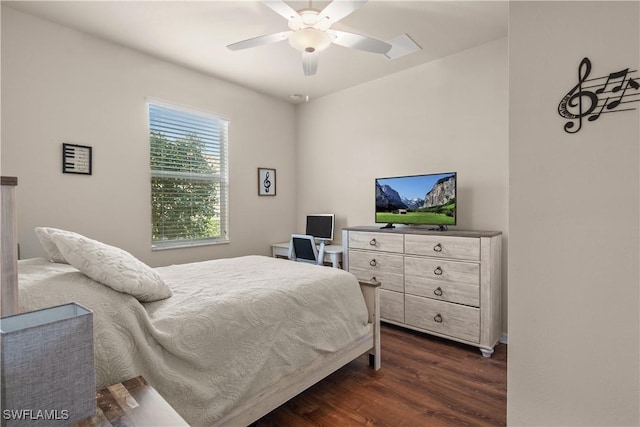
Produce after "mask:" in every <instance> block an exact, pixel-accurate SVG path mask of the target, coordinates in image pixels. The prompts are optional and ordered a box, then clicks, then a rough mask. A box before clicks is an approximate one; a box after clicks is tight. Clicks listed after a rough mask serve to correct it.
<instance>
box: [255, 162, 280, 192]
mask: <svg viewBox="0 0 640 427" xmlns="http://www.w3.org/2000/svg"><path fill="white" fill-rule="evenodd" d="M275 195H276V170H275V169H268V168H258V196H275Z"/></svg>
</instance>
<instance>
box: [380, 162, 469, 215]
mask: <svg viewBox="0 0 640 427" xmlns="http://www.w3.org/2000/svg"><path fill="white" fill-rule="evenodd" d="M376 222H379V223H389V224H391V223H396V224H431V225H455V223H456V174H455V172H447V173H440V174H430V175H414V176H402V177H395V178H378V179H376Z"/></svg>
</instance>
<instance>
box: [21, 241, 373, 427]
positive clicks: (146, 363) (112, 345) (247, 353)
mask: <svg viewBox="0 0 640 427" xmlns="http://www.w3.org/2000/svg"><path fill="white" fill-rule="evenodd" d="M58 243H59V242H58ZM78 252H81V253H85V252H87V250H86V248H79V249H78ZM65 255H66V256H67V258H70V257H71V258H72V255H71V253H65ZM138 262H139V261H138ZM71 264H74V265H75V266H72V265H69V264H66V263H62V262H51V261H50V260H49V259H44V258H34V259H28V260H22V261H19V262H18V282H19V298H20V305H21V308H22V309H23V310H26V311H29V310H35V309H39V308H43V307H49V306H53V305H58V304H64V303H67V302H71V301H75V302H77V303H79V304H81V305H83V306H85V307H88V308H90V309H91V310H92V311H93V312H94V345H95V367H96V386H97V387H98V388H103V387H105V386H108V385H111V384H114V383H118V382H121V381H123V380H126V379H129V378H132V377H134V376H137V375H143V376H144V377H145V378H146V379H147V381H148V382H149V383H150V384H151V385H153V386H154V387H155V388H156V389H157V390H158V391H159V392H160V394H162V396H163V397H164V398H165V399H166V400H167V401H168V402H169V403H170V404H171V406H173V407H174V408H175V409H176V410H177V411H178V412H179V413H180V414H181V415H182V416H183V417H184V418H185V420H186V421H187V422H188V423H189V424H190V425H193V426H211V425H225V426H237V425H238V426H239V425H248V424H250V423H251V422H253V421H255V420H257V419H259V418H260V417H262V416H263V415H265V414H267V413H268V412H270V411H271V410H273V409H275V408H276V407H278V406H280V405H281V404H282V403H284V402H286V401H287V400H289V399H290V398H291V397H293V396H295V395H297V394H299V393H300V392H301V391H303V390H305V389H306V388H308V387H309V386H311V385H313V384H315V383H316V382H317V381H319V380H321V379H322V378H324V377H326V376H327V375H329V374H331V373H332V372H334V371H335V370H337V369H339V368H340V367H342V366H344V365H345V364H347V363H349V362H350V361H352V360H353V359H355V358H358V357H359V356H361V355H363V354H366V353H369V355H370V356H369V362H370V363H371V364H372V365H373V367H374V368H375V369H379V368H380V339H379V336H380V335H379V333H380V332H379V316H378V314H379V306H378V301H379V300H378V298H379V296H378V290H377V284H370V283H366V282H358V281H357V280H356V279H355V277H354V276H353V275H351V274H350V273H348V272H345V271H342V270H339V269H334V268H329V267H322V266H316V265H310V264H304V263H296V262H291V261H288V260H283V259H276V258H270V257H265V256H244V257H238V258H230V259H220V260H212V261H204V262H197V263H191V264H183V265H173V266H167V267H160V268H155V269H151V268H150V267H147V268H148V269H150V270H153V272H152V273H151V274H157V275H158V276H159V277H161V278H162V279H163V281H164V282H165V283H166V285H167V286H168V288H169V289H170V293H171V295H170V296H168V297H166V296H165V295H162V298H159V299H156V300H153V299H154V298H146V297H144V296H143V297H140V295H137V296H134V295H135V292H134V293H128V291H126V290H125V291H123V290H122V289H120V290H115V289H114V286H109V285H105V284H104V283H105V280H103V279H102V278H101V277H94V279H99V280H94V279H92V278H90V277H89V276H94V275H93V274H91V272H87V271H85V267H86V266H85V265H84V264H78V263H77V262H71ZM102 264H104V263H102ZM76 267H79V268H76ZM120 267H122V266H121V265H120ZM81 270H82V271H81ZM123 271H125V273H127V274H128V271H129V270H128V269H127V268H126V265H125V268H123ZM126 280H128V278H127V277H125V278H124V279H123V278H122V277H119V278H118V280H116V283H115V285H116V286H115V287H116V288H117V286H118V285H119V284H120V282H124V281H126Z"/></svg>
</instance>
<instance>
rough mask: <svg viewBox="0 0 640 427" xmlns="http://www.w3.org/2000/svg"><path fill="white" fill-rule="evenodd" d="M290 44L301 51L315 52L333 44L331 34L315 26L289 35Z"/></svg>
mask: <svg viewBox="0 0 640 427" xmlns="http://www.w3.org/2000/svg"><path fill="white" fill-rule="evenodd" d="M289 44H290V45H291V47H293V48H294V49H296V50H299V51H300V52H307V53H314V52H320V51H322V50H325V49H326V48H328V47H329V45H331V36H329V34H327V33H326V32H324V31H320V30H316V29H315V28H305V29H302V30H300V31H296V32H294V33H292V34H291V35H290V36H289Z"/></svg>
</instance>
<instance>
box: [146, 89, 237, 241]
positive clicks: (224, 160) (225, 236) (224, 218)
mask: <svg viewBox="0 0 640 427" xmlns="http://www.w3.org/2000/svg"><path fill="white" fill-rule="evenodd" d="M152 106H155V107H160V108H164V109H169V110H174V111H176V112H180V113H183V114H189V115H193V116H196V117H198V118H200V119H202V118H206V119H208V120H214V121H217V122H218V123H219V129H220V138H219V144H218V145H219V152H220V159H219V162H220V166H219V167H220V172H219V173H216V174H213V177H212V179H211V180H209V179H207V178H206V177H205V178H195V179H194V181H196V180H202V179H204V180H205V181H212V182H217V183H219V193H220V196H219V197H220V198H219V202H218V204H217V206H216V209H217V210H218V211H219V219H220V236H218V237H205V238H189V239H173V240H154V239H153V206H152V203H153V193H154V191H153V185H152V182H153V178H156V177H162V176H165V177H173V178H185V177H187V176H191V177H193V176H194V175H193V174H192V173H187V172H181V171H175V172H171V171H165V170H158V169H153V166H152V159H153V153H152V146H151V132H152V131H154V130H155V129H152V127H151V108H152ZM146 108H147V138H148V144H149V146H148V153H149V173H150V176H149V183H150V187H151V188H150V192H149V203H150V207H151V212H150V214H151V215H150V216H151V223H150V225H151V228H152V230H151V250H152V251H161V250H166V249H178V248H192V247H198V246H209V245H220V244H228V243H230V242H231V241H230V238H229V144H230V143H229V126H230V123H231V121H230V120H229V119H228V118H226V117H224V116H222V115H219V114H215V113H211V112H209V111H203V110H200V109H197V108H192V107H186V106H183V105H179V104H176V103H172V102H167V101H162V100H158V99H154V98H147V100H146ZM196 176H197V175H196ZM202 176H205V175H204V174H202Z"/></svg>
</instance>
